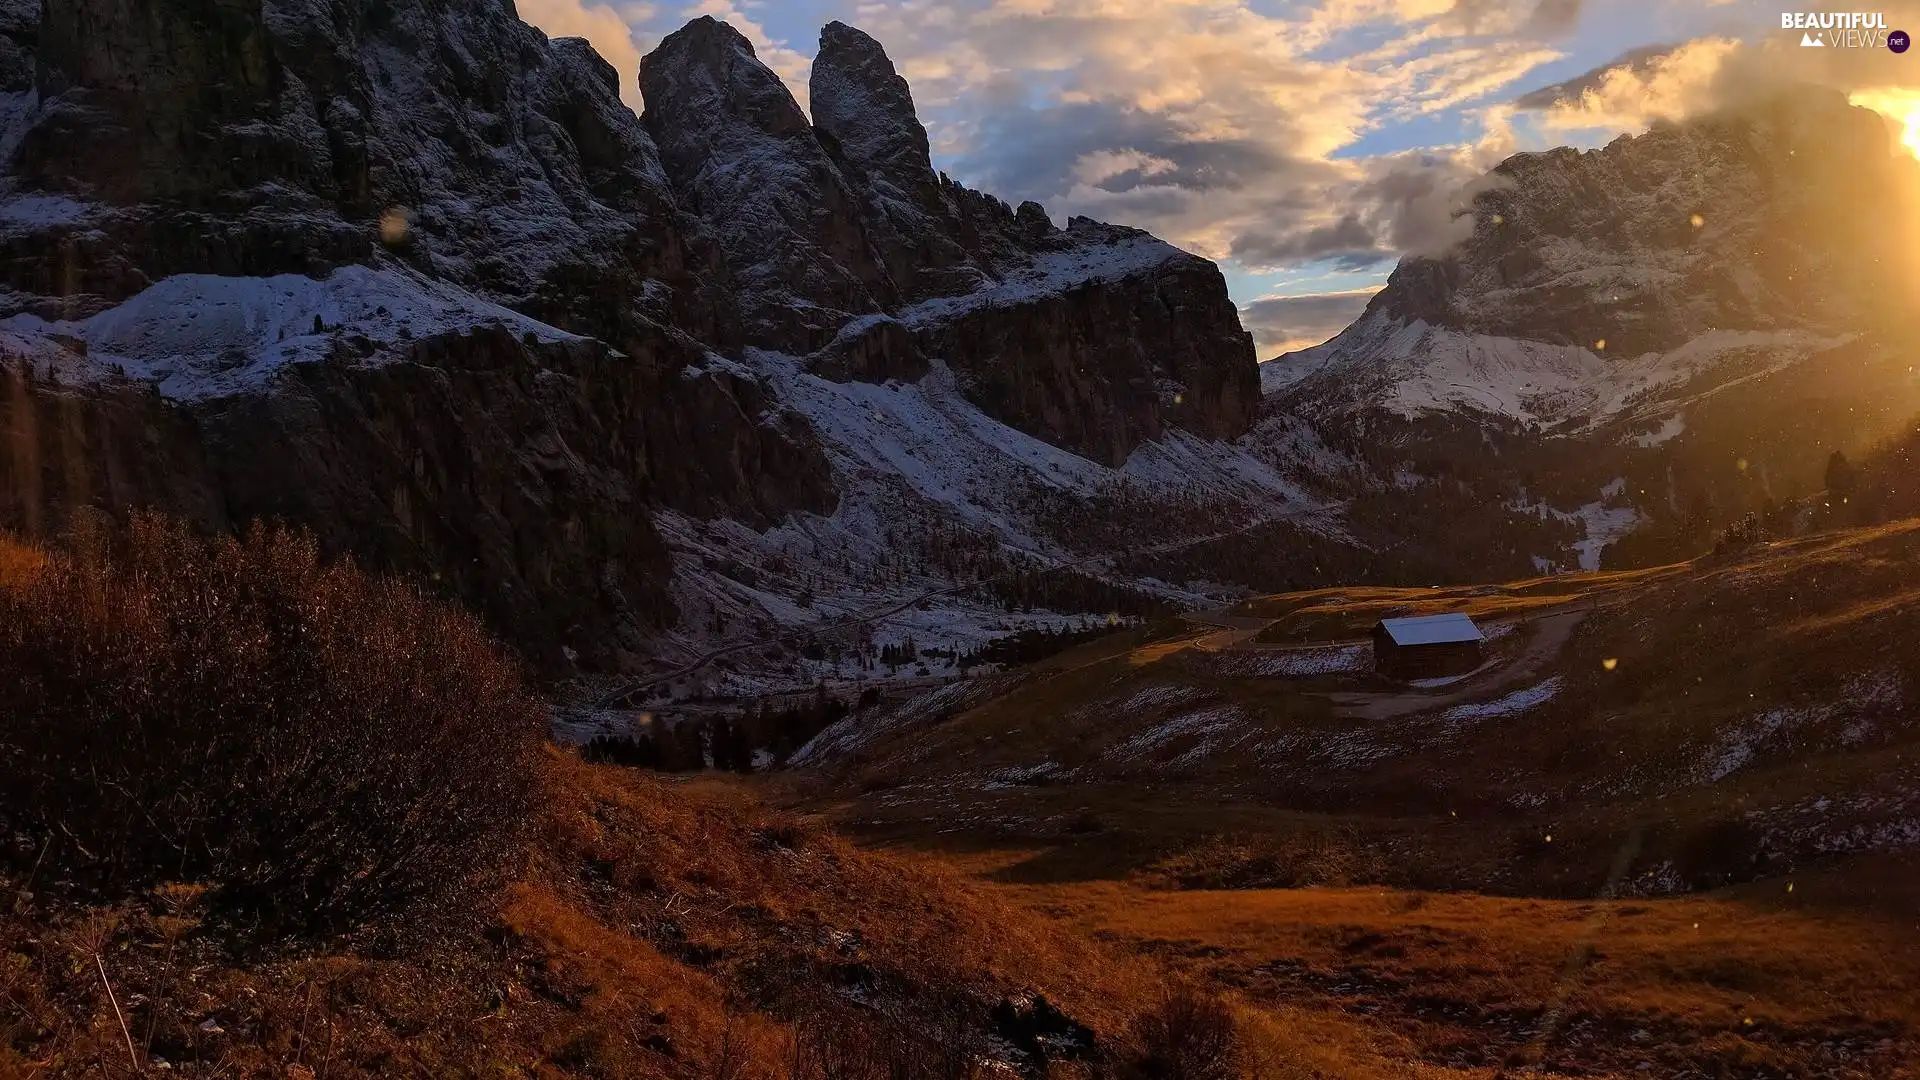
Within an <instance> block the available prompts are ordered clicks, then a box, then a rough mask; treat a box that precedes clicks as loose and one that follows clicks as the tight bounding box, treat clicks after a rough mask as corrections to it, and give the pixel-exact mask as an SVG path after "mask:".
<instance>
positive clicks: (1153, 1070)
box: [1132, 983, 1246, 1080]
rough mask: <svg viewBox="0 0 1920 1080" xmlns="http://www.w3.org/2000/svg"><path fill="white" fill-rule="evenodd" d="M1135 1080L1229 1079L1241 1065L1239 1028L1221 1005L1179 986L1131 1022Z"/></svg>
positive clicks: (1207, 996) (1215, 999) (1216, 1000)
mask: <svg viewBox="0 0 1920 1080" xmlns="http://www.w3.org/2000/svg"><path fill="white" fill-rule="evenodd" d="M1133 1034H1134V1038H1135V1040H1136V1042H1138V1044H1139V1057H1138V1058H1137V1059H1136V1060H1135V1061H1134V1063H1133V1066H1134V1067H1133V1069H1132V1072H1133V1074H1134V1075H1135V1076H1138V1077H1139V1078H1140V1080H1235V1078H1236V1077H1239V1076H1240V1075H1242V1072H1243V1068H1244V1066H1245V1064H1246V1063H1245V1062H1244V1061H1243V1057H1244V1055H1243V1054H1242V1053H1241V1047H1240V1030H1239V1024H1238V1022H1237V1021H1236V1020H1235V1018H1234V1014H1233V1010H1232V1009H1231V1008H1229V1007H1228V1005H1227V1003H1226V1002H1224V1001H1222V1000H1220V999H1219V998H1218V997H1215V996H1213V995H1211V994H1206V993H1203V992H1201V991H1199V990H1197V989H1195V988H1194V987H1192V986H1189V985H1186V984H1184V983H1181V984H1176V985H1175V986H1173V987H1171V988H1170V989H1169V990H1168V991H1167V994H1166V996H1165V997H1164V998H1162V999H1161V1001H1160V1003H1159V1005H1158V1007H1156V1008H1154V1009H1153V1010H1151V1011H1149V1012H1147V1013H1145V1014H1144V1015H1142V1016H1141V1017H1140V1018H1139V1020H1137V1021H1136V1022H1135V1024H1134V1031H1133Z"/></svg>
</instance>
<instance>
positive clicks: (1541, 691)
mask: <svg viewBox="0 0 1920 1080" xmlns="http://www.w3.org/2000/svg"><path fill="white" fill-rule="evenodd" d="M1564 685H1566V680H1565V679H1563V678H1561V677H1560V676H1558V675H1555V676H1554V677H1552V678H1550V679H1548V680H1546V681H1545V682H1542V683H1539V684H1538V685H1535V686H1529V687H1527V688H1525V689H1523V690H1515V691H1514V692H1513V693H1511V694H1508V695H1506V696H1505V697H1502V698H1496V699H1494V700H1493V701H1486V702H1479V703H1475V704H1469V705H1455V706H1454V707H1453V708H1451V709H1448V710H1447V711H1446V712H1444V713H1441V714H1440V718H1441V719H1442V720H1447V721H1459V720H1490V719H1493V718H1495V717H1501V716H1517V715H1519V714H1520V713H1523V712H1526V711H1527V710H1529V709H1532V708H1535V707H1537V706H1540V705H1544V704H1546V703H1547V702H1549V701H1551V700H1553V698H1554V696H1555V695H1557V694H1559V693H1560V690H1561V688H1562V687H1563V686H1564Z"/></svg>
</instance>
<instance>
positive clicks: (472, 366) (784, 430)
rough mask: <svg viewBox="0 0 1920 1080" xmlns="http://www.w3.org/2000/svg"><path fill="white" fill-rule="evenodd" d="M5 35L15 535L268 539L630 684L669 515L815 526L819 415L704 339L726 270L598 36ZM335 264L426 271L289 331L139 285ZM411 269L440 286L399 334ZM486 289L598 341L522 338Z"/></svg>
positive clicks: (516, 27) (649, 616)
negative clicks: (21, 61)
mask: <svg viewBox="0 0 1920 1080" xmlns="http://www.w3.org/2000/svg"><path fill="white" fill-rule="evenodd" d="M0 35H4V36H5V37H6V40H7V42H8V43H9V44H11V45H14V46H15V47H16V48H19V49H21V50H23V51H25V52H27V53H29V54H31V53H33V51H34V50H37V55H28V56H27V57H26V61H27V66H28V67H29V69H37V73H36V76H35V78H36V81H35V82H34V83H33V84H31V85H27V86H18V87H16V88H14V89H13V91H12V97H11V100H10V102H9V103H8V104H9V108H8V109H7V111H6V112H5V114H4V115H6V116H8V117H11V118H13V120H14V121H15V126H14V129H13V130H12V131H10V132H9V133H8V134H7V136H6V138H5V139H4V140H0V144H4V145H6V146H17V148H18V149H17V152H16V154H15V156H14V158H13V160H12V161H11V163H10V169H11V172H12V174H13V183H14V184H15V185H16V191H15V194H13V195H12V196H11V197H10V198H9V199H8V202H9V212H8V213H7V214H6V215H4V218H0V266H3V267H4V268H5V269H4V273H5V274H6V279H5V284H7V285H8V286H10V287H11V290H12V291H11V292H10V293H5V294H0V314H8V313H15V312H17V313H20V314H19V315H17V316H16V317H15V318H13V319H10V320H6V329H5V330H4V331H0V337H4V343H0V348H3V349H4V351H5V352H6V353H8V354H9V357H10V361H9V363H8V365H7V370H8V371H9V372H10V373H11V377H12V379H13V382H12V383H11V384H10V385H11V392H10V394H9V401H8V405H7V409H6V413H5V416H4V430H3V431H0V436H3V437H0V457H3V458H5V459H6V461H5V469H4V470H0V474H4V475H7V476H9V477H10V478H12V479H13V480H14V484H13V487H12V488H11V489H10V493H9V496H8V498H7V499H5V500H4V501H3V504H0V525H4V526H5V527H11V528H24V529H28V530H30V531H52V530H57V529H58V528H60V527H62V526H63V525H64V523H65V521H66V519H67V517H68V515H69V514H70V513H71V512H72V511H73V510H74V509H75V508H76V507H78V506H84V505H92V506H98V507H101V508H104V509H108V510H117V509H120V508H124V507H127V506H132V505H151V506H158V507H161V508H163V509H166V510H169V511H170V512H174V513H179V514H182V515H184V516H187V517H189V518H191V519H193V520H195V521H198V522H201V523H203V524H205V525H207V526H209V527H215V528H229V527H237V526H238V525H239V524H240V523H243V522H245V521H247V520H249V519H251V518H254V517H260V516H268V517H277V518H282V519H285V520H289V521H293V522H296V523H299V524H301V525H304V526H307V527H309V528H312V529H314V530H316V531H317V532H318V533H319V534H320V536H321V537H322V538H323V539H324V540H325V541H326V542H327V543H328V545H329V546H330V547H331V548H333V549H335V550H340V551H349V552H353V553H355V554H356V555H358V556H360V557H361V558H362V559H363V560H365V561H366V562H368V563H370V564H372V565H374V566H378V567H383V568H392V569H398V570H401V571H403V572H406V573H408V574H410V575H415V576H420V577H430V578H432V579H434V580H438V581H440V582H441V583H442V584H443V586H444V587H445V588H447V589H448V590H449V591H450V592H452V593H454V594H455V595H458V596H460V597H462V598H463V599H465V600H467V601H468V602H470V603H471V604H473V605H474V606H475V607H476V608H477V609H479V610H482V611H484V612H486V613H487V615H488V616H489V617H490V619H491V620H492V621H493V622H494V624H495V625H496V626H497V627H498V628H499V629H501V630H502V631H503V632H505V633H507V634H508V635H510V636H511V637H512V638H513V639H514V640H516V641H518V642H519V643H521V644H522V645H523V647H525V648H527V649H528V651H529V652H530V654H534V655H537V656H539V657H540V658H541V659H542V660H547V661H555V662H556V663H557V662H558V660H559V657H560V648H561V646H562V645H563V644H564V645H568V646H569V647H571V648H573V649H574V650H575V652H576V653H578V654H580V655H582V656H584V657H586V658H587V659H588V661H590V662H597V663H600V664H619V663H624V662H629V661H631V660H632V659H633V657H634V655H635V653H636V651H637V650H638V648H639V646H640V642H641V640H642V638H644V637H645V635H647V634H648V633H650V632H653V631H655V630H657V629H658V627H660V626H661V625H663V624H665V623H667V622H669V621H670V620H671V618H672V616H673V604H672V603H671V601H670V599H669V597H668V592H669V588H670V583H671V580H672V574H673V567H672V564H671V560H670V559H669V558H668V556H667V553H666V548H665V545H664V543H663V542H662V540H661V538H660V536H659V534H658V532H657V531H656V530H655V528H654V526H653V524H652V522H651V520H650V514H651V513H652V512H653V511H654V510H655V509H657V508H665V509H670V510H675V511H678V512H683V513H686V514H690V515H696V516H706V517H711V516H727V517H731V518H734V519H737V520H740V521H743V522H746V523H749V524H752V525H755V526H758V527H765V526H766V525H768V524H771V523H773V522H775V521H778V520H780V519H781V518H783V517H784V516H786V515H787V514H789V513H792V512H794V511H796V510H809V511H815V512H830V511H831V509H832V508H833V506H834V504H835V500H836V495H835V492H834V490H833V487H832V484H831V480H830V468H829V466H828V465H827V462H826V459H825V457H824V455H823V454H822V451H821V449H820V447H819V444H818V441H817V439H816V438H815V437H814V435H813V433H812V432H811V430H810V429H809V428H808V427H807V425H806V424H805V422H804V421H803V420H802V419H800V418H799V417H798V415H797V414H794V413H792V412H790V411H788V410H785V409H783V408H782V407H780V406H779V404H778V403H777V402H774V401H772V400H770V398H769V396H768V393H767V390H766V388H765V387H764V386H762V385H761V384H760V383H759V382H758V381H757V380H755V379H753V378H752V377H751V376H749V375H747V374H745V373H743V372H742V371H740V370H738V369H729V368H727V367H726V366H725V365H710V364H709V363H708V361H709V359H710V356H711V354H710V353H709V352H708V350H707V347H706V346H705V345H703V344H702V343H701V341H699V340H697V339H696V337H693V336H689V334H691V335H698V336H703V337H706V338H707V339H708V340H720V339H723V338H724V336H725V335H724V333H722V331H721V328H723V327H725V326H727V325H729V324H730V323H731V322H732V317H731V314H730V313H731V310H732V309H731V301H730V300H729V299H728V297H727V296H726V294H725V292H724V282H723V281H720V280H716V279H718V278H721V277H722V276H723V275H722V274H721V273H720V267H719V259H718V255H717V252H716V251H715V250H714V248H713V245H712V243H711V242H710V241H708V240H706V239H704V237H703V236H702V234H701V230H700V229H699V227H698V225H697V223H692V222H690V221H689V220H688V219H687V218H686V217H685V215H683V214H682V212H681V211H680V209H679V207H678V205H677V203H676V202H675V200H674V196H673V193H672V190H671V188H670V186H669V184H668V182H667V178H666V174H665V172H664V171H663V169H662V168H661V166H660V163H659V160H658V154H657V153H656V151H655V149H654V147H653V144H652V141H651V139H650V138H649V137H648V135H647V134H646V131H645V129H644V128H643V127H642V126H641V125H640V123H639V120H638V119H637V118H636V117H635V116H634V115H633V114H632V112H631V111H630V110H628V109H627V108H626V107H625V106H624V105H623V104H622V103H621V102H620V100H619V97H618V92H619V85H618V76H617V74H616V73H615V72H614V70H613V69H612V68H611V67H610V66H609V65H607V64H606V63H605V62H604V61H602V60H601V59H600V58H599V57H598V56H596V55H595V54H594V53H593V52H592V50H591V49H589V48H588V47H586V45H585V43H584V42H579V41H565V40H563V41H558V42H548V41H547V40H546V39H545V38H544V37H543V36H542V35H541V34H540V33H539V32H538V31H536V30H534V29H533V28H531V27H529V26H527V25H525V24H524V23H521V22H520V21H519V20H518V19H517V18H515V17H514V16H513V13H512V10H511V8H510V7H509V6H508V5H506V4H502V3H491V2H489V3H481V4H476V5H470V6H468V7H467V8H463V9H462V10H461V11H460V12H459V13H458V14H457V15H443V14H442V13H437V12H436V11H434V10H430V9H429V7H428V6H426V5H420V4H408V3H401V4H387V3H371V2H365V3H363V2H360V0H342V2H340V3H321V2H318V0H314V2H308V0H266V2H264V3H263V2H261V0H242V2H238V3H225V2H221V3H201V2H199V0H167V2H163V3H157V4H141V5H133V4H127V3H123V2H121V0H78V2H76V3H73V4H65V3H62V4H48V5H46V7H45V9H44V12H42V11H39V10H37V5H36V11H35V19H34V23H33V26H32V32H31V33H28V32H26V31H25V30H23V29H22V28H19V27H15V26H13V25H12V24H7V25H4V26H0ZM4 59H6V57H4V56H0V60H4ZM353 264H370V265H373V266H388V267H404V266H411V267H413V268H414V277H413V278H408V277H406V276H405V275H404V274H401V275H399V276H395V273H394V272H392V271H380V272H378V273H376V274H374V275H371V279H378V280H371V279H370V281H371V283H370V284H366V285H364V286H363V287H362V288H360V290H359V292H358V293H354V294H352V296H351V297H349V298H348V299H351V300H352V301H353V304H354V305H356V306H353V308H352V310H348V309H347V307H343V305H344V304H347V302H348V301H347V300H346V299H342V295H334V296H331V297H328V298H325V299H323V301H321V302H318V303H317V305H310V307H311V311H310V312H309V311H307V310H306V309H302V314H301V315H300V316H298V317H294V316H291V315H289V314H287V310H288V308H289V305H290V304H291V301H287V300H285V299H273V298H271V297H270V298H268V300H267V301H266V302H264V303H252V302H249V301H248V299H247V296H246V295H245V293H246V290H245V289H239V288H238V286H235V288H234V289H228V290H226V291H224V292H222V291H220V290H216V289H206V290H198V291H196V290H195V289H191V288H189V289H185V290H171V291H169V290H167V289H164V288H163V289H160V290H159V292H162V293H168V296H167V297H166V298H165V299H164V300H163V301H156V302H153V303H145V302H143V301H142V297H145V296H152V295H155V294H154V293H149V292H148V290H150V289H153V288H154V287H155V286H156V285H157V284H158V283H163V282H167V283H171V282H181V281H186V280H188V279H187V278H186V277H182V276H181V275H195V274H217V275H226V276H227V277H221V278H217V279H207V280H209V281H215V282H227V281H232V282H238V283H240V284H242V285H243V284H244V283H245V282H247V281H254V282H261V283H263V285H271V283H272V282H274V281H277V280H279V279H274V278H271V277H268V275H273V274H280V273H294V274H300V275H311V276H313V277H316V278H325V277H327V276H328V275H330V274H334V273H335V272H336V268H339V267H343V266H346V267H351V266H353ZM295 280H304V278H302V279H295ZM408 281H416V282H420V281H431V282H437V283H442V284H441V285H440V286H437V287H438V288H440V290H441V293H440V294H436V297H437V299H435V300H434V301H433V304H434V305H438V306H437V307H435V308H433V310H429V311H427V313H426V314H425V315H424V316H422V317H421V318H418V319H413V320H412V321H408V320H407V319H406V318H402V317H401V316H402V315H403V314H404V312H403V309H404V308H405V306H406V305H407V304H408V303H415V304H416V305H417V303H418V301H419V299H420V297H419V296H417V295H414V294H413V293H412V292H410V291H409V290H410V289H413V288H414V287H413V286H407V285H406V282H408ZM402 286H405V287H402ZM235 289H238V292H236V291H235ZM383 289H386V290H388V292H382V291H381V290H383ZM292 291H293V292H298V291H299V290H292ZM339 292H340V290H336V294H338V293H339ZM176 294H178V295H176ZM441 294H444V295H441ZM463 296H466V297H471V298H473V299H471V300H462V299H461V297H463ZM482 297H490V298H492V299H494V300H497V301H499V302H501V303H504V304H506V305H509V306H511V307H513V308H517V309H518V310H520V311H522V312H525V313H528V314H530V315H533V316H534V317H536V318H538V319H541V320H544V321H545V322H546V323H547V324H550V325H551V326H553V327H559V328H563V329H565V330H571V331H574V332H576V333H578V334H581V335H587V337H588V338H589V339H598V340H597V341H595V340H582V339H577V338H574V339H569V338H567V336H566V335H559V336H558V337H556V335H555V334H554V333H552V332H549V331H547V330H542V331H540V332H539V333H538V335H534V336H528V335H523V334H522V333H521V332H520V331H517V330H515V331H511V332H510V331H509V330H507V329H506V328H505V327H504V325H503V324H502V323H501V321H500V319H499V318H498V316H499V315H504V314H506V312H505V311H504V309H498V308H494V309H488V308H487V306H486V304H485V303H484V302H482V301H481V300H480V299H479V298H482ZM476 305H477V306H476ZM431 306H432V305H430V307H431ZM157 309H158V310H157ZM468 309H471V310H468ZM488 310H491V311H493V312H494V313H495V314H491V315H490V314H486V312H487V311H488ZM168 311H173V312H174V317H168V316H167V312H168ZM475 312H478V313H479V314H475ZM96 316H97V317H96ZM309 318H310V319H311V325H308V323H307V320H308V319H309ZM42 320H56V322H55V323H53V324H48V323H46V322H44V321H42ZM396 322H398V323H400V324H401V325H399V326H398V327H397V328H396V326H395V325H393V324H394V323H396ZM276 323H277V324H279V328H278V329H277V330H274V331H272V332H268V331H267V330H265V329H263V327H268V326H272V325H274V324H276ZM669 327H674V328H672V329H670V328H669ZM523 338H524V340H523ZM57 340H65V341H68V342H71V348H61V347H57V346H49V345H48V343H49V342H51V341H57ZM89 345H91V347H92V348H91V353H89ZM290 356H291V359H292V360H293V361H298V362H283V361H288V360H289V357H290ZM28 372H37V373H38V377H34V376H31V375H29V374H27V373H28ZM127 372H131V378H130V379H129V378H123V377H122V376H123V374H125V373H127ZM256 373H258V377H255V374H256ZM143 378H147V379H151V380H153V381H155V382H157V383H158V385H160V386H161V387H162V388H164V394H163V393H156V392H154V391H153V390H152V389H151V388H148V387H146V386H142V385H138V384H137V381H138V380H140V379H143ZM56 380H58V382H57V384H56ZM29 481H30V482H29Z"/></svg>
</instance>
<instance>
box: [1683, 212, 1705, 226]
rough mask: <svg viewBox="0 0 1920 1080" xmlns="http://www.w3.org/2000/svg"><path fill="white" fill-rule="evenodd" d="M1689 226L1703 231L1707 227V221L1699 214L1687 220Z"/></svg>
mask: <svg viewBox="0 0 1920 1080" xmlns="http://www.w3.org/2000/svg"><path fill="white" fill-rule="evenodd" d="M1687 224H1689V225H1692V226H1693V227H1694V228H1696V229H1701V228H1705V227H1706V224H1707V219H1706V218H1703V217H1701V216H1700V215H1699V214H1695V215H1693V216H1692V217H1690V218H1688V219H1687Z"/></svg>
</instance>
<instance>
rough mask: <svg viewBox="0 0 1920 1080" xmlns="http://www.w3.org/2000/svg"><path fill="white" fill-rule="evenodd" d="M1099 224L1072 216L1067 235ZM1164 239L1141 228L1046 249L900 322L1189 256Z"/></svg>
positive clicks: (915, 323)
mask: <svg viewBox="0 0 1920 1080" xmlns="http://www.w3.org/2000/svg"><path fill="white" fill-rule="evenodd" d="M1093 228H1099V226H1094V225H1092V224H1091V223H1087V224H1081V223H1078V222H1076V223H1075V225H1074V226H1072V227H1069V229H1068V235H1069V237H1072V236H1073V235H1074V234H1075V233H1076V231H1079V232H1084V231H1086V230H1089V229H1093ZM1191 257H1192V256H1189V255H1188V254H1187V253H1186V252H1184V251H1181V250H1180V249H1179V248H1176V247H1174V246H1173V245H1172V244H1169V243H1167V242H1165V241H1164V240H1159V239H1156V238H1154V237H1152V236H1149V235H1147V234H1145V233H1138V234H1132V235H1124V236H1120V237H1118V238H1116V239H1115V240H1113V241H1111V242H1109V243H1105V244H1091V243H1082V244H1076V245H1075V246H1073V247H1071V248H1068V249H1067V250H1065V251H1055V252H1048V253H1047V254H1044V255H1039V256H1036V257H1035V258H1034V259H1033V261H1032V262H1031V263H1030V264H1029V265H1027V266H1025V267H1022V268H1021V269H1019V270H1016V271H1014V272H1012V273H1010V274H1009V275H1008V276H1007V278H1006V280H1004V281H1001V282H998V283H996V284H994V285H991V286H988V287H987V288H984V289H980V290H978V291H977V292H971V293H966V294H964V295H961V296H943V297H937V298H935V299H932V300H927V301H924V302H922V303H919V304H915V305H914V306H912V307H910V308H907V309H905V310H904V311H902V312H900V315H899V319H900V321H901V322H903V323H905V324H907V325H908V326H910V327H914V328H916V329H918V328H921V327H925V326H931V325H935V324H938V323H942V322H946V321H949V320H951V319H952V318H953V317H955V316H956V315H960V314H962V313H964V312H968V311H974V310H977V309H979V308H983V307H988V308H990V307H1011V306H1014V305H1017V304H1025V303H1031V302H1032V301H1034V300H1035V299H1038V298H1040V297H1043V296H1047V295H1051V294H1055V293H1059V292H1063V291H1065V290H1067V289H1070V288H1075V287H1078V286H1081V285H1085V284H1088V283H1090V282H1095V281H1117V280H1119V279H1121V278H1124V277H1129V276H1131V275H1133V274H1138V273H1143V272H1146V271H1150V270H1152V269H1154V268H1155V267H1158V266H1161V265H1163V264H1165V263H1167V262H1168V261H1170V260H1173V259H1184V258H1191Z"/></svg>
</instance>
